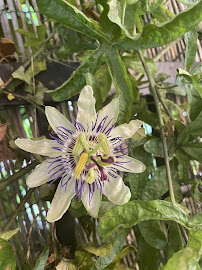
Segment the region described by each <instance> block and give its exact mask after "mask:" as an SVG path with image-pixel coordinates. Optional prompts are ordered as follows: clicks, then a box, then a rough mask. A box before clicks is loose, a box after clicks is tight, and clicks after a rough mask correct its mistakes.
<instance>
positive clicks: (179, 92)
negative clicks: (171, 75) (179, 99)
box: [161, 82, 186, 96]
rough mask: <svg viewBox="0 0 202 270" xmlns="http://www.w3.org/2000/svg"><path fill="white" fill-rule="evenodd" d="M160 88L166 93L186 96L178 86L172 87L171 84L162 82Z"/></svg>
mask: <svg viewBox="0 0 202 270" xmlns="http://www.w3.org/2000/svg"><path fill="white" fill-rule="evenodd" d="M161 86H162V87H165V88H166V91H167V92H168V93H172V94H175V95H179V96H186V92H185V90H184V89H182V88H181V87H179V86H174V85H173V84H172V83H169V82H164V83H163V84H162V85H161ZM171 86H172V87H171Z"/></svg>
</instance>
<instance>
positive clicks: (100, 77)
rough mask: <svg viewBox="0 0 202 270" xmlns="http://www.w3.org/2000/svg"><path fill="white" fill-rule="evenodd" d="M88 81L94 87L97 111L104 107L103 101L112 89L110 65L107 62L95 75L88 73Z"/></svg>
mask: <svg viewBox="0 0 202 270" xmlns="http://www.w3.org/2000/svg"><path fill="white" fill-rule="evenodd" d="M86 82H87V84H89V85H91V86H92V88H93V93H94V97H95V99H96V104H95V108H96V111H98V110H100V109H101V108H102V107H103V102H104V101H105V99H106V97H107V95H108V93H109V91H110V89H111V84H112V80H111V76H110V73H109V69H108V66H107V65H106V64H104V65H102V66H101V68H100V69H99V70H98V71H97V72H96V73H95V75H94V76H93V75H92V74H90V73H87V74H86Z"/></svg>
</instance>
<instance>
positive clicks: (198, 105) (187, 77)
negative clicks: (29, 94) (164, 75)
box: [176, 64, 202, 121]
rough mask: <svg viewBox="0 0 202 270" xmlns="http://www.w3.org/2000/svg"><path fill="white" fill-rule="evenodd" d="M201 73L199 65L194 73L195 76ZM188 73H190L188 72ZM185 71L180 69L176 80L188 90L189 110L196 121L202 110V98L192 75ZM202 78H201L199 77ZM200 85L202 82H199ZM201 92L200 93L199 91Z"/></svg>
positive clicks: (192, 118)
mask: <svg viewBox="0 0 202 270" xmlns="http://www.w3.org/2000/svg"><path fill="white" fill-rule="evenodd" d="M200 72H201V65H200V64H199V65H198V67H197V68H196V69H195V70H194V71H193V75H194V76H195V75H199V74H200ZM186 73H188V72H186ZM186 73H185V71H183V70H181V69H179V70H178V75H177V78H176V84H178V85H179V86H181V87H183V88H184V89H185V90H186V93H187V97H188V104H187V105H188V108H189V111H190V112H189V115H190V118H191V120H192V121H193V120H195V119H196V117H197V116H198V114H199V113H200V112H201V110H202V98H201V97H200V95H199V93H198V91H197V90H196V89H195V87H194V85H193V81H192V76H191V74H189V73H188V74H186ZM199 77H200V76H199ZM198 83H200V81H199V82H198ZM199 92H200V91H199Z"/></svg>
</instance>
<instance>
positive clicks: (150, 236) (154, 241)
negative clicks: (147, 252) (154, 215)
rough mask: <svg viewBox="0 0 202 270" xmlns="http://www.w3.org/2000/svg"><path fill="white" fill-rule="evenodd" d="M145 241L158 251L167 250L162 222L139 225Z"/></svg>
mask: <svg viewBox="0 0 202 270" xmlns="http://www.w3.org/2000/svg"><path fill="white" fill-rule="evenodd" d="M138 226H139V229H140V232H141V234H142V236H143V238H144V240H145V241H146V242H147V243H148V244H149V245H150V246H152V247H154V248H156V249H165V248H166V246H167V239H166V236H165V234H164V233H163V232H162V229H161V225H160V222H159V221H157V220H147V221H144V222H140V223H139V224H138Z"/></svg>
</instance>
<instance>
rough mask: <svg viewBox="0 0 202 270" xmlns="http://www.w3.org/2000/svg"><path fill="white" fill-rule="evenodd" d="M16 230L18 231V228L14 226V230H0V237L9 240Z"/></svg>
mask: <svg viewBox="0 0 202 270" xmlns="http://www.w3.org/2000/svg"><path fill="white" fill-rule="evenodd" d="M18 231H19V228H16V229H15V230H11V231H7V232H0V238H1V239H4V240H9V239H10V238H11V237H13V236H14V235H15V234H16V233H18Z"/></svg>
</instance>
